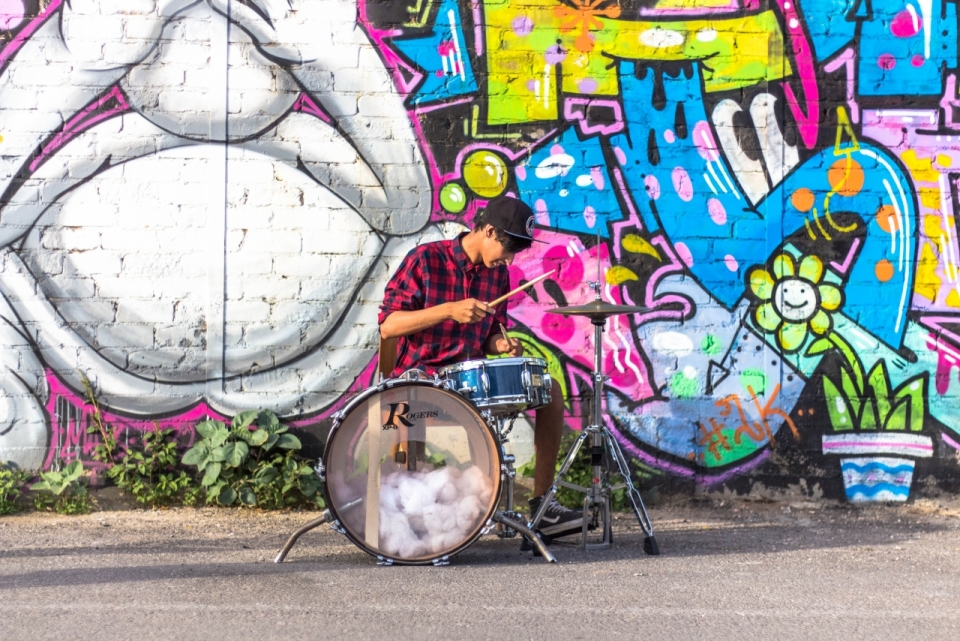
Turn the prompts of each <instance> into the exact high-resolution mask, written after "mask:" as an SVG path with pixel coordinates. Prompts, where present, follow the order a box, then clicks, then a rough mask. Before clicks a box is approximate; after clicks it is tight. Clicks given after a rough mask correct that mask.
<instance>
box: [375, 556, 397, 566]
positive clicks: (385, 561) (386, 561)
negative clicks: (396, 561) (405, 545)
mask: <svg viewBox="0 0 960 641" xmlns="http://www.w3.org/2000/svg"><path fill="white" fill-rule="evenodd" d="M377 565H382V566H384V567H389V566H391V565H393V559H391V558H389V557H386V556H380V555H379V554H378V555H377Z"/></svg>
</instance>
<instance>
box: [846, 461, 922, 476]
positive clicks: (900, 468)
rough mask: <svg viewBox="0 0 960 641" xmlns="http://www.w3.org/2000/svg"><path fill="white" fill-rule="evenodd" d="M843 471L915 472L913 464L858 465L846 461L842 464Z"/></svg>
mask: <svg viewBox="0 0 960 641" xmlns="http://www.w3.org/2000/svg"><path fill="white" fill-rule="evenodd" d="M840 470H841V471H842V472H849V471H854V472H860V473H864V472H876V471H881V472H886V473H887V474H899V473H901V472H911V473H912V472H913V466H912V465H897V466H896V467H891V466H889V465H884V464H883V463H866V464H864V465H858V464H857V463H844V464H843V465H841V466H840Z"/></svg>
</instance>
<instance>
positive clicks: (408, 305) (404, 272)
mask: <svg viewBox="0 0 960 641" xmlns="http://www.w3.org/2000/svg"><path fill="white" fill-rule="evenodd" d="M464 235H465V234H461V235H460V236H459V237H457V238H455V239H453V240H441V241H436V242H432V243H426V244H423V245H420V246H419V247H415V248H414V249H413V250H411V251H410V253H409V254H407V257H406V258H404V259H403V262H402V263H400V266H399V267H398V268H397V271H396V273H394V275H393V277H392V278H391V279H390V282H389V283H387V286H386V288H385V289H384V294H383V304H382V305H380V319H379V322H380V324H383V321H384V320H386V318H387V316H389V315H390V314H392V313H393V312H399V311H405V312H409V311H416V310H420V309H427V308H429V307H434V306H436V305H440V304H442V303H449V302H454V301H458V300H464V299H467V298H476V299H477V300H480V301H484V302H489V301H492V300H494V299H496V298H499V297H500V296H503V295H504V294H506V293H507V291H508V290H509V289H510V272H509V271H508V270H507V268H506V266H504V265H498V266H497V267H493V268H488V267H486V266H485V265H483V264H482V263H481V264H480V265H474V264H473V263H471V262H470V259H469V258H467V254H466V253H465V252H464V251H463V246H462V245H461V244H460V240H461V239H462V238H463V236H464ZM500 323H503V324H504V325H506V324H507V304H506V303H502V304H500V305H499V307H498V309H497V311H496V313H495V314H491V315H489V316H487V317H486V318H484V319H483V320H482V321H479V322H476V323H465V324H463V325H461V324H460V323H458V322H457V321H454V320H447V321H443V322H442V323H440V324H439V325H434V326H433V327H429V328H427V329H425V330H423V331H420V332H417V333H416V334H411V335H410V336H404V337H402V338H400V340H399V341H398V343H397V366H396V368H394V370H393V373H392V374H391V376H394V377H396V376H399V375H400V374H402V373H403V372H405V371H407V370H408V369H412V368H419V369H422V370H424V371H426V372H427V373H428V374H431V375H432V374H433V373H435V372H436V371H437V370H438V369H440V368H442V367H446V366H447V365H453V364H454V363H461V362H463V361H468V360H471V359H476V358H484V357H485V354H484V349H483V346H484V343H486V341H487V339H488V338H490V336H492V335H494V334H499V333H500Z"/></svg>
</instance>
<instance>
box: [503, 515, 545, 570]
mask: <svg viewBox="0 0 960 641" xmlns="http://www.w3.org/2000/svg"><path fill="white" fill-rule="evenodd" d="M493 520H494V521H496V522H497V523H502V524H503V525H505V526H507V527H510V528H513V529H514V530H516V531H517V532H519V533H520V534H522V535H523V536H524V537H525V538H526V539H527V540H528V541H530V543H531V545H533V547H535V548H536V549H537V552H539V553H540V554H541V555H542V556H543V560H544V561H546V562H547V563H556V562H557V558H556V557H555V556H553V553H551V552H550V550H548V549H547V546H545V545H544V544H543V541H541V540H540V537H539V536H537V533H536V532H534V531H533V530H532V529H530V528H529V527H527V526H526V525H524V524H523V523H522V522H520V521H515V520H514V519H512V518H510V517H509V516H506V515H505V514H504V513H503V512H501V511H497V512H496V513H495V514H494V515H493Z"/></svg>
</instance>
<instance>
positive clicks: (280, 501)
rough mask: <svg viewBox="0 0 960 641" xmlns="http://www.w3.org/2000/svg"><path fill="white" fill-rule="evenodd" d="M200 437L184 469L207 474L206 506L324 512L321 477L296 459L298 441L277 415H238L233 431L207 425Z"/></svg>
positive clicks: (215, 424)
mask: <svg viewBox="0 0 960 641" xmlns="http://www.w3.org/2000/svg"><path fill="white" fill-rule="evenodd" d="M197 434H198V435H199V436H200V437H201V438H200V439H199V440H198V441H197V443H196V445H194V446H193V447H192V448H190V450H188V451H187V453H186V454H184V455H183V464H184V465H191V466H196V468H197V471H198V472H200V473H201V474H203V477H202V479H201V481H200V485H201V486H202V488H203V491H204V493H205V495H206V500H207V503H213V502H216V503H219V504H220V505H235V504H237V503H238V502H239V503H240V504H241V505H246V506H248V507H253V506H258V507H261V508H266V509H279V508H283V507H287V506H295V505H310V506H316V507H323V499H322V497H321V495H320V492H319V491H318V490H319V489H320V480H319V478H318V477H317V475H316V474H315V473H314V471H313V468H312V467H311V466H310V463H309V462H307V461H304V460H302V459H301V458H300V457H298V456H297V453H296V452H297V450H299V449H300V448H301V444H300V439H298V438H297V437H296V436H294V435H293V434H290V433H288V432H287V428H286V427H284V426H283V425H281V424H280V420H279V419H278V418H277V416H276V414H274V413H273V412H271V411H269V410H260V411H257V410H253V411H249V412H243V413H241V414H237V415H236V416H235V417H234V418H233V421H232V422H231V425H230V427H227V426H226V425H225V424H223V423H221V422H220V421H214V420H207V421H203V422H202V423H200V424H199V425H197Z"/></svg>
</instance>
